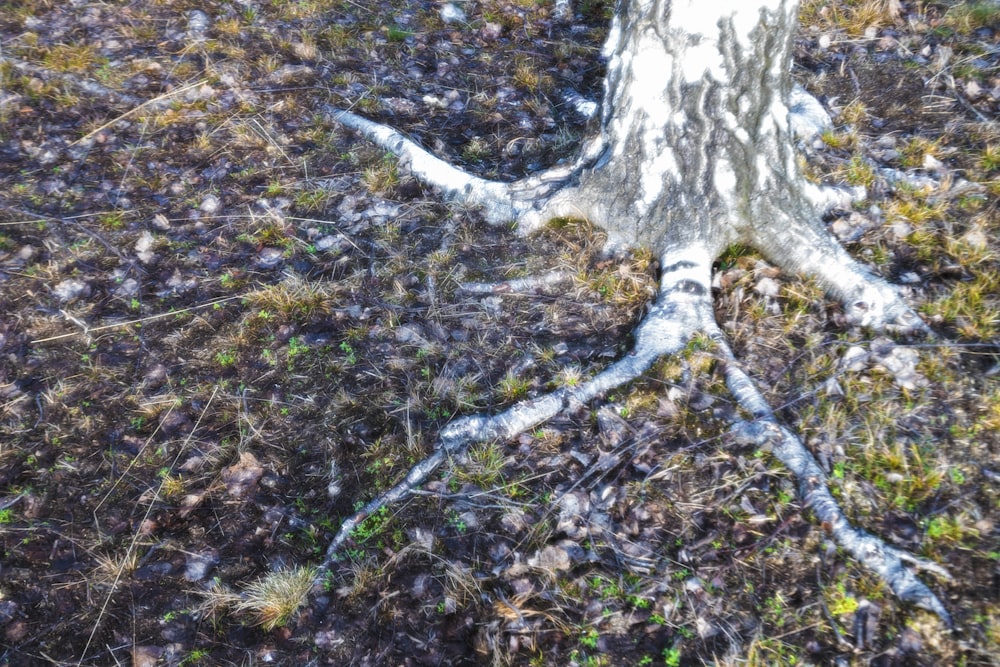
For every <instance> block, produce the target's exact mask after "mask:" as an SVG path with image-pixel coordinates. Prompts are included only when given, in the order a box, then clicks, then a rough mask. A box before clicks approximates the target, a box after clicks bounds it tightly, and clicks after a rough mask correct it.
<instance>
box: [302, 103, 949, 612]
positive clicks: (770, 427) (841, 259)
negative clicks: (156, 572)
mask: <svg viewBox="0 0 1000 667" xmlns="http://www.w3.org/2000/svg"><path fill="white" fill-rule="evenodd" d="M330 115H331V117H332V118H333V119H334V120H336V121H337V122H339V123H342V124H343V125H346V126H347V127H350V128H352V129H355V130H357V131H359V132H360V133H361V134H363V135H364V136H365V137H367V138H368V139H370V140H372V141H373V142H375V143H376V144H378V145H379V146H381V147H382V148H384V149H386V150H389V151H391V152H393V153H395V154H396V155H398V156H399V157H400V158H401V161H402V162H405V163H407V164H408V166H409V168H410V170H411V172H412V173H413V175H414V176H415V177H417V178H418V179H419V180H420V181H422V182H424V183H425V184H428V185H431V186H433V187H437V188H440V189H441V190H442V191H443V193H444V194H445V195H446V196H447V197H448V198H450V199H453V200H458V201H460V202H462V203H464V204H468V205H477V206H480V207H482V208H483V210H484V213H485V215H486V217H487V219H488V220H489V221H490V222H492V223H494V224H496V223H501V222H504V223H509V222H510V221H511V220H514V221H516V222H517V223H518V228H519V230H520V231H522V232H525V231H532V230H534V229H535V228H537V226H538V225H539V224H540V223H541V222H542V221H544V220H546V219H549V218H552V217H558V216H564V215H572V214H578V215H583V216H584V217H586V215H587V212H586V211H577V210H574V208H573V204H572V202H573V201H575V200H577V198H576V197H575V195H576V194H577V192H576V190H577V187H576V185H575V181H576V179H575V178H574V175H575V174H576V172H577V171H578V169H580V167H581V165H583V164H586V163H587V161H588V154H589V155H590V156H593V155H594V154H595V152H596V151H598V150H599V149H600V141H599V140H598V141H595V142H594V143H593V144H591V147H590V148H589V150H585V151H584V155H583V157H581V159H580V160H579V161H578V162H577V163H576V164H575V165H571V166H565V167H557V168H555V169H552V170H549V171H547V172H543V173H541V174H539V175H536V176H534V177H532V178H530V179H525V180H523V181H518V182H515V183H511V184H506V183H499V182H491V181H487V180H484V179H481V178H478V177H475V176H472V175H470V174H467V173H465V172H463V171H461V170H459V169H457V168H455V167H453V166H451V165H449V164H448V163H446V162H444V161H443V160H441V159H440V158H438V157H436V156H434V155H432V154H431V153H429V152H428V151H426V150H425V149H423V148H421V147H420V146H418V145H417V144H416V143H415V142H413V141H412V140H410V139H408V138H406V137H405V136H404V135H402V134H401V133H400V132H398V131H396V130H394V129H392V128H389V127H386V126H384V125H381V124H378V123H374V122H372V121H369V120H366V119H364V118H362V117H360V116H357V115H355V114H352V113H349V112H343V111H332V112H331V114H330ZM791 223H794V221H791ZM789 231H790V232H791V233H790V235H789V239H785V240H783V241H782V243H784V244H787V243H797V244H805V245H806V247H809V248H812V249H814V253H813V254H812V255H807V257H810V258H812V259H813V260H814V265H813V266H807V265H803V262H802V260H801V257H800V259H799V260H798V263H793V264H792V265H791V266H789V264H788V263H787V262H785V263H783V264H784V266H785V268H788V269H791V270H796V271H799V272H802V273H808V274H811V275H814V276H816V277H817V279H818V280H819V281H820V282H821V284H823V285H824V287H825V288H826V289H827V291H828V292H829V293H831V294H832V295H833V296H835V297H837V298H839V299H840V300H841V301H842V302H843V303H844V305H845V309H846V312H847V316H848V319H849V321H852V322H855V323H858V324H864V325H867V326H872V327H875V328H879V329H884V328H892V329H897V330H903V331H914V330H924V329H925V326H924V324H923V322H922V321H921V320H920V318H919V317H918V316H917V315H916V314H915V313H914V312H913V311H912V310H911V309H910V307H909V306H908V305H907V304H906V303H905V301H904V300H903V299H902V297H901V296H900V295H899V293H898V292H897V291H896V289H895V288H893V287H892V286H891V285H889V284H888V283H886V282H884V281H882V280H881V279H879V278H876V277H874V276H872V275H870V274H869V273H868V272H867V271H865V270H864V269H862V268H861V267H860V266H858V265H857V264H856V263H855V262H854V261H853V260H852V259H851V258H850V257H849V255H847V253H846V252H845V251H844V250H843V249H842V248H841V247H840V246H839V245H837V244H836V243H834V242H832V241H831V240H830V239H829V237H824V236H822V235H821V234H819V233H818V232H817V231H816V228H815V227H814V226H811V225H795V226H794V229H791V230H789ZM765 233H766V232H765ZM769 241H770V242H771V243H770V245H771V246H772V247H773V245H774V243H773V241H774V240H773V239H769ZM774 259H775V260H776V261H778V263H779V264H782V262H781V258H780V257H778V258H774ZM713 260H714V257H713V253H712V251H711V250H710V246H709V244H703V243H699V242H698V241H691V242H687V243H684V244H678V245H676V246H675V247H673V248H670V249H668V250H667V251H666V252H665V253H664V254H663V255H662V257H661V272H662V274H661V279H660V281H661V285H660V292H659V296H658V298H657V299H656V301H655V302H654V304H653V305H652V307H651V309H650V311H649V313H647V315H646V316H645V317H644V318H643V320H642V321H641V323H640V324H639V326H638V328H637V331H636V341H635V346H634V348H633V350H632V352H631V353H630V354H628V355H627V356H625V357H624V358H622V359H620V360H619V361H617V362H615V363H614V364H612V365H611V366H609V367H608V368H606V369H605V370H604V371H602V372H601V373H599V374H598V375H597V376H595V377H593V378H592V379H591V380H589V381H587V382H585V383H583V384H582V385H579V386H576V387H571V388H563V389H559V390H557V391H555V392H552V393H550V394H547V395H544V396H540V397H538V398H534V399H530V400H526V401H522V402H520V403H517V404H515V405H514V406H512V407H510V408H508V409H507V410H505V411H503V412H501V413H499V414H496V415H492V416H489V415H473V416H468V417H464V418H461V419H458V420H456V421H455V422H453V423H451V424H449V425H448V426H447V427H445V428H444V429H442V430H441V433H440V435H439V439H438V442H437V444H436V447H435V451H434V453H433V454H431V455H430V456H429V457H427V458H426V459H424V460H423V461H421V462H420V463H418V464H417V465H415V466H414V467H413V468H412V469H411V470H410V472H409V473H408V474H407V476H406V477H405V479H403V481H401V482H399V483H398V484H397V485H396V486H394V487H393V488H391V489H389V490H388V491H386V492H385V493H383V494H381V495H380V496H378V497H377V498H375V499H374V500H372V501H371V502H369V503H368V504H367V505H365V506H364V507H363V508H362V509H361V510H360V511H358V512H356V513H355V514H354V515H352V516H351V517H349V518H348V519H346V520H345V521H344V522H343V524H342V525H341V527H340V530H339V531H338V533H337V535H336V536H335V537H334V539H333V541H332V542H331V543H330V545H329V548H328V549H327V552H326V559H325V560H324V563H323V566H322V568H321V570H325V569H327V568H329V566H330V565H331V563H332V562H333V561H334V560H335V559H336V557H337V554H338V552H339V551H340V549H342V548H343V546H344V545H345V544H346V543H347V541H348V540H349V539H350V537H351V534H352V532H353V531H354V530H355V529H356V528H357V527H358V526H359V525H360V524H361V522H362V521H364V520H365V518H366V517H368V516H370V515H371V514H372V513H374V512H375V511H377V510H378V509H380V508H382V507H384V506H386V505H387V504H389V503H393V502H396V501H398V500H400V499H402V498H405V497H406V496H407V495H409V494H410V493H411V492H413V491H414V490H415V489H416V487H417V486H419V485H420V484H422V483H423V482H424V481H425V480H426V479H427V478H428V477H429V476H430V475H431V474H433V473H434V471H435V470H437V468H438V467H440V465H441V464H442V463H443V462H445V461H446V460H447V459H448V458H449V457H452V456H456V455H459V454H461V453H462V452H464V451H465V450H466V449H467V448H468V447H469V446H470V445H471V444H473V443H479V442H486V441H494V440H510V439H512V438H514V437H515V436H517V435H518V434H520V433H523V432H526V431H528V430H530V429H532V428H534V427H535V426H537V425H539V424H541V423H542V422H545V421H547V420H549V419H551V418H552V417H554V416H556V415H557V414H559V413H560V412H562V411H564V410H567V409H572V408H573V407H575V406H580V405H583V404H586V403H588V402H589V401H591V400H593V399H595V398H597V397H599V396H602V395H604V394H606V393H607V392H608V391H609V390H611V389H613V388H615V387H618V386H621V385H623V384H626V383H628V382H631V381H633V380H635V379H636V378H638V377H639V376H640V375H641V374H642V373H644V372H645V371H646V370H647V369H648V368H649V367H650V365H651V364H652V363H653V362H654V361H655V360H656V359H658V358H659V357H661V356H663V355H667V354H673V353H676V352H678V351H680V350H681V349H682V348H683V347H684V345H685V344H686V343H687V342H688V341H689V340H690V338H691V337H692V336H694V335H696V334H698V333H707V334H709V335H710V336H711V337H712V338H713V340H714V341H715V342H716V344H717V346H718V347H719V350H720V351H721V352H722V355H723V358H724V360H725V373H726V378H727V383H728V386H729V389H730V391H731V392H732V394H733V396H734V397H735V399H736V402H737V403H738V404H739V406H740V407H741V408H742V409H744V410H745V411H746V412H748V413H749V414H750V415H751V416H752V419H751V420H748V421H742V422H739V423H737V424H736V425H735V426H734V431H735V432H736V433H737V435H738V436H740V437H741V438H743V439H744V440H746V441H748V442H750V443H753V444H754V445H756V446H758V447H765V448H768V449H770V451H771V452H772V453H773V454H774V455H775V456H776V457H777V458H778V459H779V460H780V461H781V462H782V463H784V465H786V466H787V467H788V468H789V469H790V470H791V471H792V473H793V474H794V475H795V477H796V479H797V480H798V484H799V493H800V494H801V496H802V498H803V501H804V502H805V504H806V505H807V506H809V507H810V508H811V509H812V511H813V512H814V514H815V515H816V517H817V519H818V520H819V521H820V523H821V525H822V526H823V527H824V528H825V529H826V530H827V531H828V532H829V533H830V535H831V536H832V538H833V539H834V541H835V542H836V543H837V544H838V545H840V546H841V547H842V548H844V549H845V550H846V551H848V552H849V553H850V554H851V555H853V556H854V557H855V558H856V559H858V561H859V562H861V563H862V564H864V565H865V566H867V567H868V568H870V569H871V570H872V571H873V572H875V573H876V574H877V575H878V576H879V577H880V578H881V579H882V580H883V581H885V582H886V584H887V585H888V586H889V587H890V588H891V589H892V590H893V592H894V593H895V594H896V595H897V596H898V597H899V598H900V599H901V600H904V601H907V602H911V603H913V604H916V605H918V606H920V607H923V608H925V609H928V610H930V611H933V612H934V613H936V614H937V615H938V616H939V617H940V618H941V619H942V620H943V621H944V622H945V623H946V624H947V625H948V626H949V627H951V618H950V615H949V614H948V612H947V610H946V609H945V608H944V605H943V604H942V603H941V601H940V600H939V599H938V598H937V596H936V595H935V594H934V593H933V592H932V591H931V590H930V589H929V588H928V587H927V586H926V585H925V584H924V583H923V582H921V581H920V580H919V579H918V578H917V577H916V576H915V575H914V574H913V572H912V571H910V570H909V569H908V568H907V567H906V566H905V565H904V564H903V563H904V561H908V562H910V563H914V564H917V565H922V566H924V567H926V568H927V569H932V570H933V571H935V572H936V573H937V574H939V575H942V576H947V574H946V573H945V572H944V571H943V569H941V568H939V567H937V566H933V565H932V564H928V563H921V562H918V561H917V560H916V559H915V558H913V557H911V556H909V555H908V554H906V553H904V552H902V551H900V550H898V549H895V548H893V547H891V546H889V545H888V544H886V543H885V542H884V541H882V540H881V539H879V538H877V537H875V536H873V535H871V534H869V533H867V532H865V531H863V530H859V529H857V528H855V527H854V526H852V525H851V523H850V522H849V521H848V519H847V517H846V516H845V515H844V513H843V511H842V510H841V508H840V507H839V505H838V504H837V502H836V500H835V499H834V498H833V496H832V495H831V494H830V491H829V488H828V487H827V484H826V475H825V473H824V472H823V470H822V468H820V466H819V464H818V463H817V462H816V460H815V458H814V457H813V456H812V454H811V453H810V452H809V451H808V450H807V449H806V448H805V446H804V445H803V444H802V442H801V440H799V438H798V437H797V436H796V435H794V434H793V433H792V432H791V431H789V430H788V429H787V428H785V427H783V426H781V425H780V424H779V423H778V421H777V419H776V417H775V415H774V412H773V411H772V410H771V408H770V406H769V405H768V404H767V402H766V401H765V399H764V397H763V396H762V394H761V393H760V391H759V390H758V389H757V387H756V386H755V384H754V383H753V381H752V380H751V379H750V377H749V376H748V375H747V374H746V372H745V371H743V369H742V368H741V367H740V364H739V363H738V361H737V360H736V358H735V356H734V355H733V353H732V350H731V348H730V347H729V344H728V343H727V341H726V340H725V338H724V336H723V334H722V332H721V331H720V329H719V327H718V325H717V324H716V322H715V318H714V314H713V311H712V301H711V287H710V286H711V265H712V261H713ZM542 282H545V281H544V280H543V281H542Z"/></svg>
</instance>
